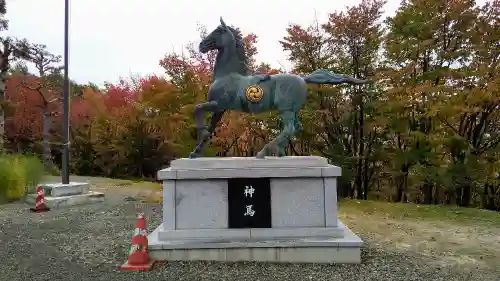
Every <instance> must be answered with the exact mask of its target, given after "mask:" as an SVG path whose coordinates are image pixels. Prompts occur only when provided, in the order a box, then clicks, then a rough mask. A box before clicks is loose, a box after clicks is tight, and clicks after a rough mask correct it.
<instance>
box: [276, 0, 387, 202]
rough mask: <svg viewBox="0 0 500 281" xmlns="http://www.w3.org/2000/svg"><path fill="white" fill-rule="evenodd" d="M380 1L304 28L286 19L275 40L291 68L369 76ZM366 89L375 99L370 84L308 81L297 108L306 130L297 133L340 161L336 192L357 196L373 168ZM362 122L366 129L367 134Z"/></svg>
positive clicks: (372, 135) (365, 189)
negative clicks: (303, 103)
mask: <svg viewBox="0 0 500 281" xmlns="http://www.w3.org/2000/svg"><path fill="white" fill-rule="evenodd" d="M383 4H384V2H383V1H362V3H361V4H359V5H357V6H352V7H349V8H347V10H346V11H342V12H336V13H332V14H330V17H329V21H328V22H327V23H325V24H319V23H317V22H316V23H315V24H313V25H311V26H309V27H307V28H302V27H300V26H297V25H290V27H289V28H288V29H287V32H288V34H287V36H285V37H284V38H283V40H282V41H280V43H281V44H282V46H283V49H284V50H285V51H287V52H288V54H289V58H290V60H291V61H292V62H293V63H294V66H295V71H296V72H298V73H307V72H312V71H314V70H316V69H318V68H326V69H330V70H331V71H333V72H336V73H344V74H349V75H352V76H355V77H358V78H362V79H364V78H367V77H369V76H371V75H372V74H373V72H374V69H375V68H376V64H377V62H378V59H379V58H378V56H377V53H378V50H379V48H380V43H381V38H382V37H381V26H380V24H379V23H378V22H377V21H378V19H379V17H380V16H381V13H382V6H383ZM369 93H372V94H371V96H370V98H371V100H370V101H372V100H375V93H376V89H375V88H374V87H373V86H365V87H353V86H349V87H330V86H326V85H325V86H319V87H314V86H313V87H311V94H310V98H309V102H308V105H307V106H306V108H305V110H304V111H303V113H302V114H301V116H302V119H303V123H305V124H306V125H305V126H304V127H306V128H308V129H309V132H308V129H305V130H304V132H303V133H301V135H300V138H301V139H303V140H304V141H305V143H313V144H314V147H315V148H316V149H318V150H319V152H321V153H322V154H323V155H324V156H326V157H328V158H330V159H331V160H332V161H333V162H334V163H337V164H339V165H341V166H342V167H343V169H344V171H345V173H344V174H343V178H342V179H343V182H342V184H341V186H343V187H345V188H341V193H345V195H348V196H355V197H358V198H366V196H367V193H368V186H369V183H370V182H371V181H370V177H371V175H372V174H373V170H374V169H373V163H374V161H373V159H372V158H373V157H372V156H373V155H372V154H373V148H372V147H373V143H374V142H375V140H376V136H377V132H376V131H374V127H373V126H370V127H368V126H367V125H369V124H365V123H367V122H365V118H366V115H367V114H370V112H369V111H368V112H365V111H366V108H367V107H370V108H373V106H371V104H370V103H369V102H367V101H366V100H365V99H364V97H365V96H366V95H368V94H369ZM318 120H321V121H320V122H318ZM366 127H368V128H369V129H371V130H372V131H371V132H370V133H369V136H368V137H366V136H365V130H367V129H366ZM318 140H320V141H319V142H318ZM309 151H310V150H309ZM351 186H354V187H355V188H354V189H352V188H351ZM343 191H344V192H343Z"/></svg>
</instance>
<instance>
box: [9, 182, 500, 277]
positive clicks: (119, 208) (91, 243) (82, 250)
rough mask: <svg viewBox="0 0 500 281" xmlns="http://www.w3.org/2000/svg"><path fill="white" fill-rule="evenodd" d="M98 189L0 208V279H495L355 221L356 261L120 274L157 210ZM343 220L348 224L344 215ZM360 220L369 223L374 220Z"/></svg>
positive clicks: (179, 267)
mask: <svg viewBox="0 0 500 281" xmlns="http://www.w3.org/2000/svg"><path fill="white" fill-rule="evenodd" d="M113 185H114V187H113ZM104 186H106V187H107V191H108V192H107V196H106V202H105V203H102V204H95V205H92V206H89V205H87V206H85V207H73V208H70V209H64V210H53V211H51V212H48V213H41V214H34V213H31V212H29V211H28V207H29V206H27V205H24V204H23V203H12V204H8V205H2V206H0V225H1V228H0V241H1V242H3V243H2V246H1V247H0V261H1V262H0V272H2V273H1V274H0V280H1V281H3V280H9V281H17V280H33V281H35V280H92V281H97V280H106V281H114V280H117V281H118V280H155V281H159V280H186V281H194V280H219V281H220V280H254V281H255V280H259V281H264V280H273V281H277V280H288V281H295V280H296V281H304V280H329V281H335V280H342V281H350V280H356V281H363V280H374V281H375V280H384V281H385V280H387V281H389V280H405V281H410V280H433V281H437V280H447V281H452V280H481V281H499V280H500V273H499V271H495V270H494V269H492V268H489V267H487V266H483V265H481V264H477V263H473V262H463V261H457V260H449V262H443V261H444V260H443V259H442V257H443V255H444V254H440V253H439V252H440V251H441V250H439V251H437V253H432V251H428V252H426V251H420V252H419V251H414V249H412V248H411V247H406V248H405V247H401V245H400V244H405V243H406V244H408V243H410V244H411V242H408V241H407V240H408V239H407V238H404V239H406V240H404V239H403V240H401V239H402V238H401V237H402V236H401V233H402V232H407V231H410V230H411V229H412V228H411V226H410V227H407V228H406V229H404V228H403V229H402V228H401V227H399V226H398V227H394V225H395V224H397V222H396V223H395V222H392V224H389V223H387V222H384V221H379V222H378V224H379V225H382V226H383V225H384V224H385V225H386V226H387V227H383V228H384V229H391V228H393V229H394V232H395V234H397V238H396V240H391V238H390V237H387V236H385V235H382V236H384V237H380V236H381V235H380V232H378V233H375V232H373V229H371V230H366V231H365V230H363V228H362V227H360V226H359V225H363V223H362V222H359V218H357V219H358V222H359V223H358V224H359V225H354V229H355V230H358V231H365V233H361V236H362V238H363V239H365V240H366V241H368V245H367V248H366V249H365V250H364V253H363V259H364V261H363V264H361V265H279V264H267V263H208V262H186V263H183V262H174V263H163V264H159V265H158V266H156V267H155V269H154V270H153V271H150V272H146V273H139V272H121V271H118V270H117V268H118V266H119V265H120V264H121V263H123V262H124V261H125V259H126V257H127V252H128V250H129V246H130V238H131V234H132V233H131V232H132V230H133V228H134V224H135V220H136V217H135V215H136V212H138V211H144V212H145V213H146V216H147V222H148V224H149V229H150V231H152V230H153V229H154V227H156V226H157V225H158V224H159V223H160V219H161V214H160V211H161V207H160V205H159V204H154V203H153V204H151V203H140V201H129V200H130V199H132V198H136V199H140V198H141V197H148V196H150V194H151V191H148V188H149V187H146V186H144V187H143V189H142V190H141V192H139V191H138V189H137V186H134V185H133V184H131V183H130V182H126V181H123V182H113V183H109V182H107V181H104V180H103V182H102V183H100V185H99V186H98V188H99V189H100V190H105V188H104ZM110 188H112V192H110V190H109V189H110ZM149 190H150V189H149ZM148 194H149V195H148ZM345 219H346V220H347V224H349V218H347V217H346V218H345ZM364 219H366V220H367V222H368V221H371V223H373V218H370V217H365V218H364ZM396 229H397V231H396ZM414 234H415V233H412V234H410V236H413V235H414ZM442 235H443V236H445V235H447V234H446V233H442ZM413 239H414V241H415V244H418V243H417V242H416V241H420V240H419V237H418V235H415V236H413ZM434 239H435V238H434ZM431 240H432V239H431ZM391 241H392V242H391ZM401 241H403V242H404V243H403V242H401ZM496 242H500V241H498V239H497V240H496ZM398 243H399V244H398ZM390 244H394V247H391V246H390ZM397 244H398V245H397ZM410 246H411V245H410ZM443 253H444V252H443Z"/></svg>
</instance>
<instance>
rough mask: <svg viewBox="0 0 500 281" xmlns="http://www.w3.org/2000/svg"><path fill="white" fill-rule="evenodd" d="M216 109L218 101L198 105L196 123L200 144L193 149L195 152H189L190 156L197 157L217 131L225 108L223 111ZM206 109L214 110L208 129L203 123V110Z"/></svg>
mask: <svg viewBox="0 0 500 281" xmlns="http://www.w3.org/2000/svg"><path fill="white" fill-rule="evenodd" d="M207 104H208V105H207ZM203 105H205V106H204V107H202V106H203ZM199 108H202V109H199ZM202 110H203V111H202ZM216 110H217V102H208V103H204V104H201V105H199V106H196V110H195V118H196V124H197V127H198V145H197V146H196V148H195V149H194V150H193V152H191V153H190V154H189V158H197V157H198V156H199V155H200V154H201V153H202V152H203V148H204V147H205V144H206V143H207V141H208V140H209V139H210V137H211V136H212V134H213V132H214V131H215V128H216V127H217V124H218V123H219V121H220V120H221V119H222V116H224V110H222V111H216ZM204 111H212V112H213V113H212V117H211V120H210V126H209V127H208V130H207V129H206V128H205V124H204V123H203V112H204Z"/></svg>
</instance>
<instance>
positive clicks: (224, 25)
mask: <svg viewBox="0 0 500 281" xmlns="http://www.w3.org/2000/svg"><path fill="white" fill-rule="evenodd" d="M220 25H221V26H222V27H224V28H227V26H226V23H225V22H224V20H223V19H222V17H220Z"/></svg>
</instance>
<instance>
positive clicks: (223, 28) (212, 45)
mask: <svg viewBox="0 0 500 281" xmlns="http://www.w3.org/2000/svg"><path fill="white" fill-rule="evenodd" d="M231 44H235V37H234V34H233V29H232V28H231V27H228V26H227V25H226V23H225V22H224V20H222V17H221V18H220V25H219V26H218V27H217V28H216V29H214V30H213V31H212V32H210V34H208V35H207V37H205V38H204V39H203V40H202V41H201V42H200V46H199V50H200V52H201V53H207V52H209V51H212V50H221V49H223V48H225V47H227V46H230V45H231Z"/></svg>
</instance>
